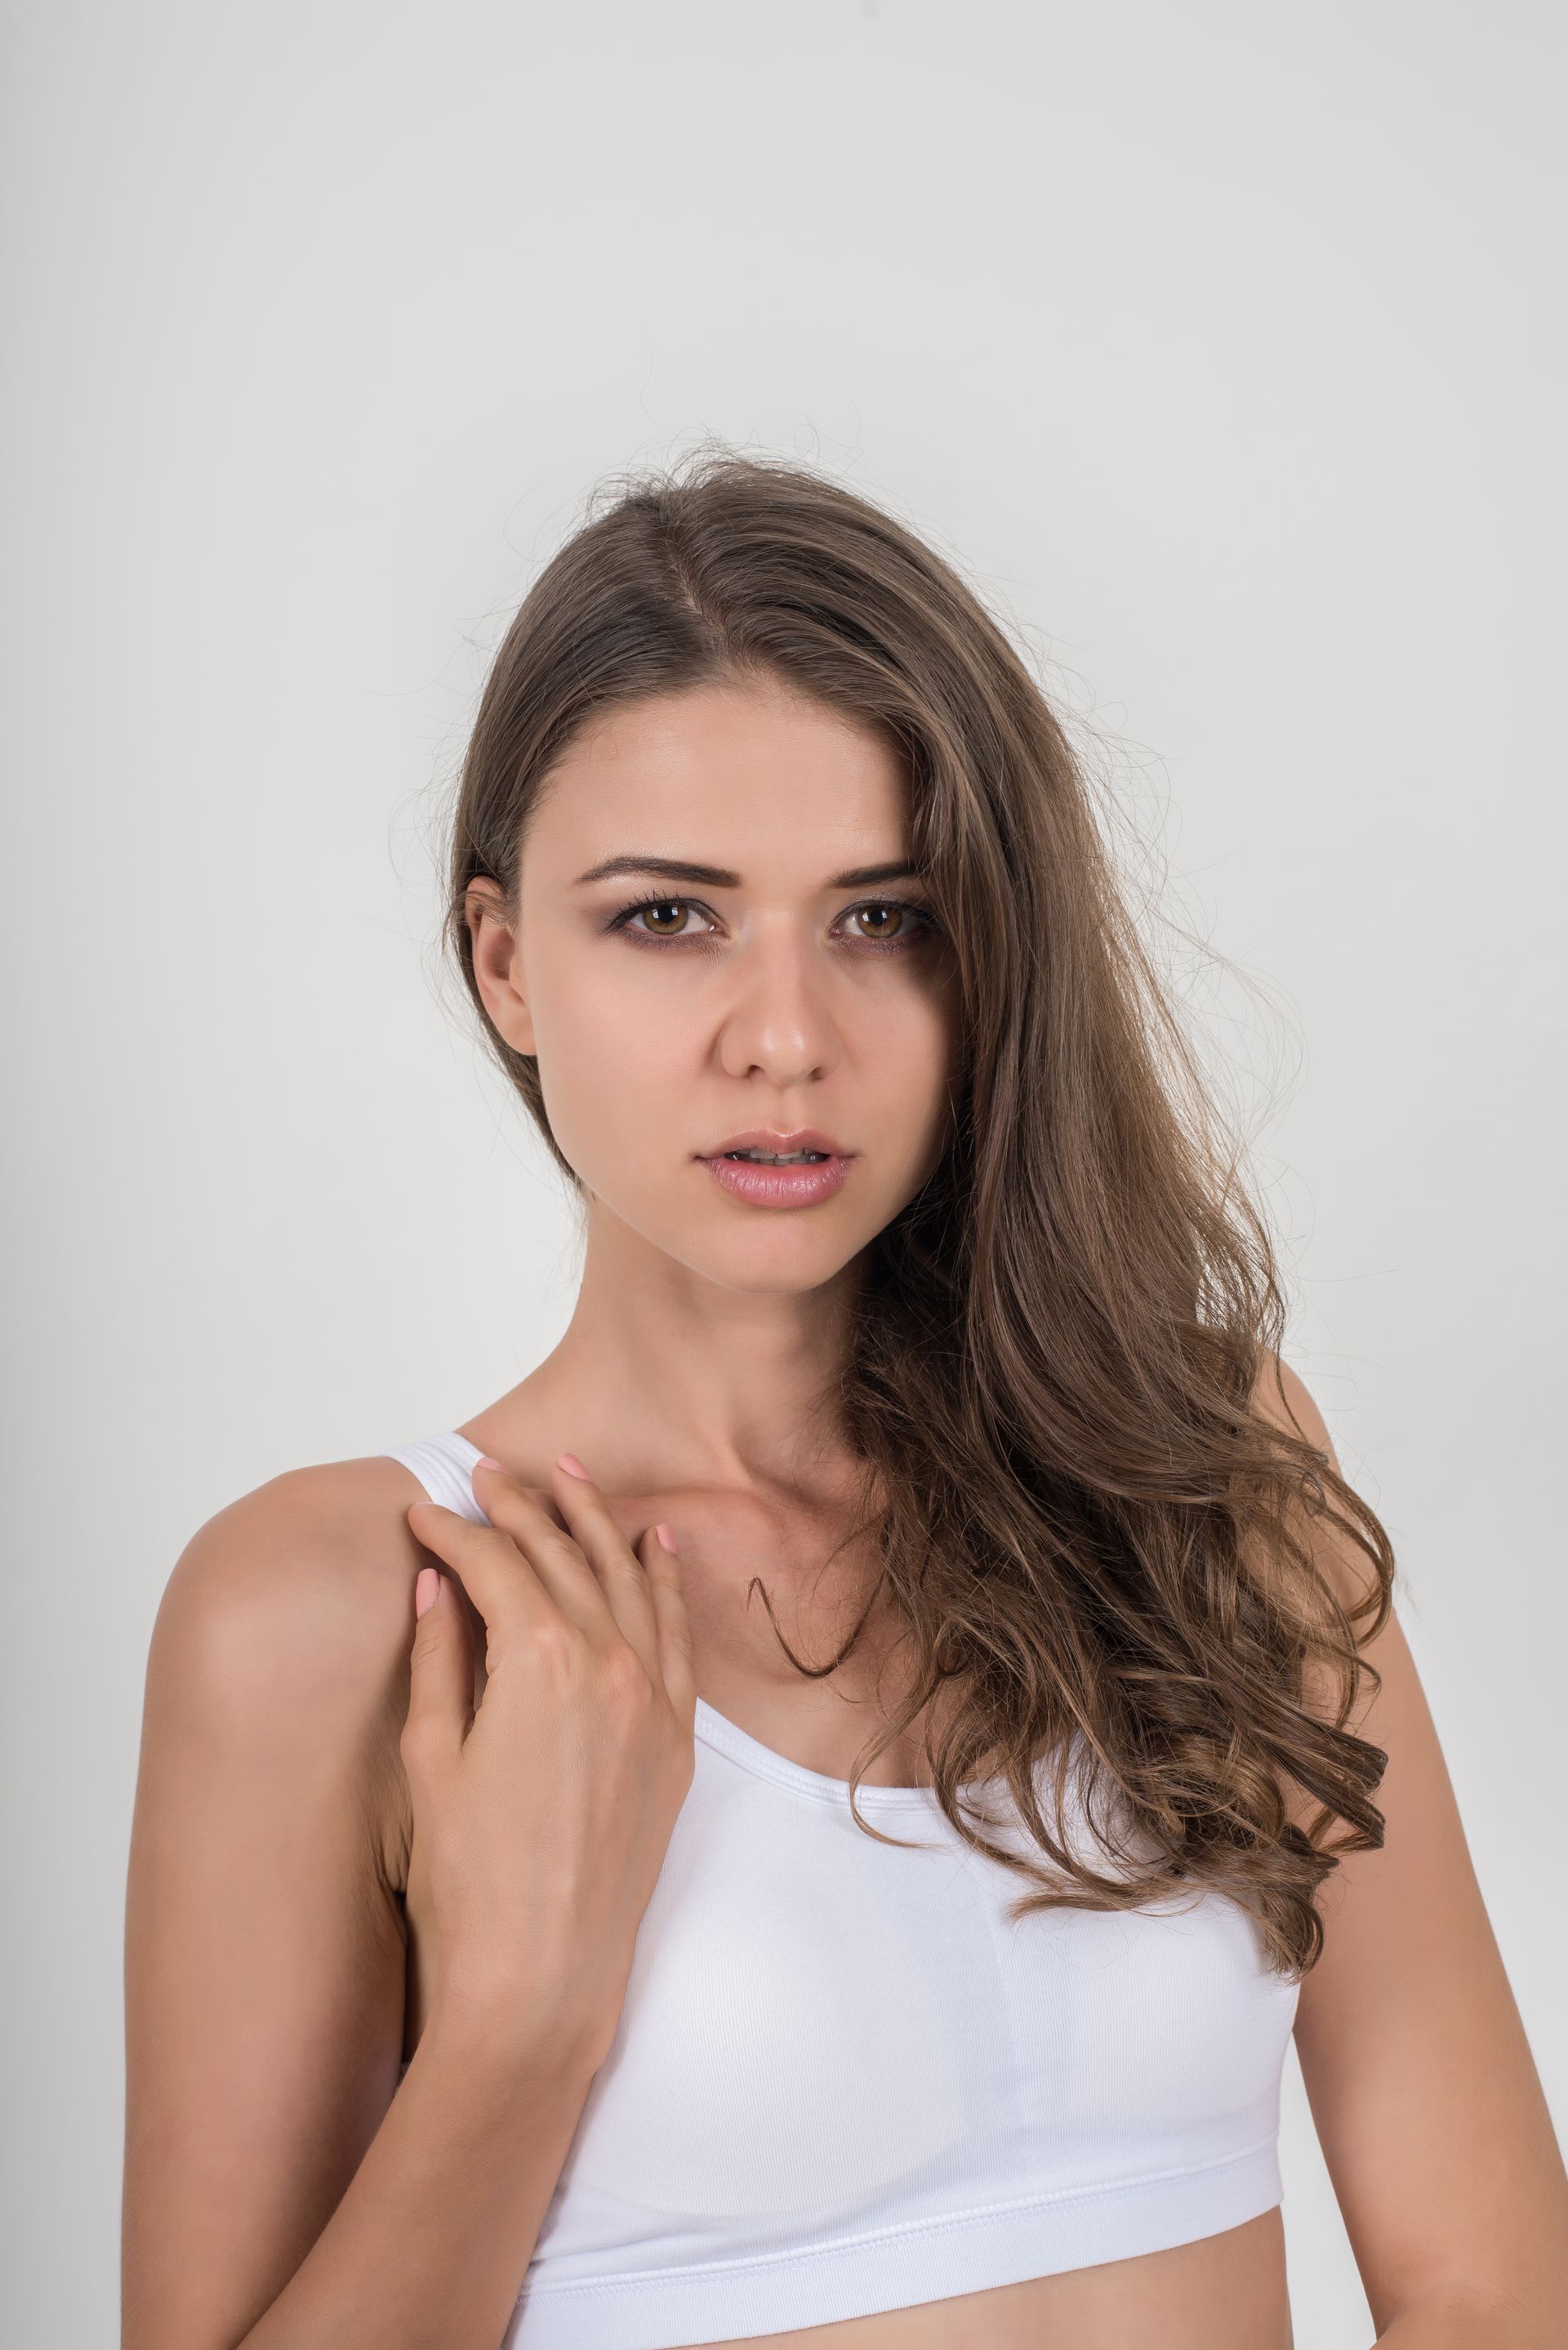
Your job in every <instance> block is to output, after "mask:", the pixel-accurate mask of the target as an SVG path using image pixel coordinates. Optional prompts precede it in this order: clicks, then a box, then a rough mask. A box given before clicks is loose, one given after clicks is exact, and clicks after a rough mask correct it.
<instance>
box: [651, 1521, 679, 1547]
mask: <svg viewBox="0 0 1568 2350" xmlns="http://www.w3.org/2000/svg"><path fill="white" fill-rule="evenodd" d="M653 1531H654V1533H655V1534H657V1535H658V1536H659V1542H660V1543H661V1544H663V1546H664V1548H665V1549H666V1550H673V1549H674V1548H675V1529H674V1527H673V1526H667V1525H666V1524H665V1523H664V1521H663V1519H662V1518H661V1519H660V1520H659V1523H658V1525H656V1526H655V1527H654V1529H653Z"/></svg>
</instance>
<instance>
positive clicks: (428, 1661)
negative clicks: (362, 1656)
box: [402, 1566, 473, 1770]
mask: <svg viewBox="0 0 1568 2350" xmlns="http://www.w3.org/2000/svg"><path fill="white" fill-rule="evenodd" d="M414 1607H415V1623H414V1643H413V1648H412V1650H411V1652H410V1658H409V1714H408V1720H407V1721H406V1722H405V1723H404V1725H403V1737H402V1747H403V1756H404V1760H405V1762H411V1763H412V1764H413V1767H414V1768H415V1769H416V1770H429V1769H432V1768H433V1769H440V1768H441V1765H442V1764H444V1763H450V1762H452V1761H455V1759H456V1757H457V1755H458V1753H459V1752H460V1751H461V1750H462V1742H463V1740H464V1738H466V1736H467V1735H468V1729H469V1724H470V1722H471V1721H472V1719H473V1638H472V1633H471V1632H470V1630H469V1627H468V1618H467V1617H466V1616H465V1615H464V1613H463V1610H462V1606H461V1604H460V1603H459V1600H458V1596H457V1592H456V1590H455V1588H454V1586H453V1585H452V1581H451V1578H450V1577H449V1576H447V1575H442V1574H441V1571H440V1569H439V1568H437V1567H433V1566H422V1567H421V1569H420V1572H419V1575H418V1576H417V1577H416V1579H415V1583H414Z"/></svg>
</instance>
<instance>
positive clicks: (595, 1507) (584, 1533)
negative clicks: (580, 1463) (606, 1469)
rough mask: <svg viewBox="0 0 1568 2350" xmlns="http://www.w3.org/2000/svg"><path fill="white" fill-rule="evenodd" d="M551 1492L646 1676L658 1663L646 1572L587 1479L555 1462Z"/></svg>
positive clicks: (657, 1632) (606, 1505)
mask: <svg viewBox="0 0 1568 2350" xmlns="http://www.w3.org/2000/svg"><path fill="white" fill-rule="evenodd" d="M567 1457H572V1456H567ZM554 1490H555V1492H556V1498H557V1500H558V1502H559V1503H560V1508H561V1514H562V1515H563V1517H564V1518H565V1519H566V1523H567V1525H568V1526H569V1527H570V1528H571V1531H572V1535H573V1538H574V1540H575V1541H576V1544H577V1547H578V1549H579V1550H580V1551H581V1552H582V1554H583V1556H584V1557H585V1558H586V1559H587V1562H588V1565H590V1566H591V1567H592V1569H593V1571H594V1573H595V1574H596V1575H597V1576H598V1578H599V1582H600V1585H601V1586H602V1588H603V1590H604V1595H605V1597H606V1599H607V1602H608V1603H609V1610H610V1613H611V1615H612V1616H613V1617H614V1618H615V1620H616V1622H617V1624H618V1625H619V1627H620V1629H621V1633H622V1636H623V1637H624V1638H626V1639H628V1640H629V1641H630V1643H631V1645H632V1647H633V1648H635V1649H636V1650H637V1653H638V1655H639V1657H640V1658H641V1659H642V1661H643V1663H644V1664H645V1665H646V1666H647V1667H648V1669H649V1672H650V1673H651V1672H652V1671H653V1670H654V1669H655V1668H656V1666H657V1664H658V1661H659V1628H658V1623H657V1619H656V1618H655V1616H654V1612H653V1594H652V1592H651V1591H650V1589H649V1582H648V1569H647V1568H646V1567H645V1566H644V1565H643V1563H642V1560H641V1559H640V1558H639V1555H638V1553H637V1552H636V1550H635V1549H634V1548H633V1547H632V1544H630V1542H628V1539H627V1536H626V1534H624V1532H623V1531H622V1528H621V1524H620V1521H619V1520H618V1518H617V1516H616V1514H615V1512H614V1511H613V1510H612V1509H611V1508H610V1506H609V1503H607V1501H606V1500H605V1497H604V1495H603V1494H602V1493H601V1492H600V1491H599V1489H598V1487H597V1485H596V1484H595V1482H594V1481H593V1479H592V1478H591V1477H584V1476H579V1475H577V1474H576V1472H575V1471H571V1470H567V1469H564V1468H563V1467H562V1465H561V1462H560V1461H556V1467H555V1486H554Z"/></svg>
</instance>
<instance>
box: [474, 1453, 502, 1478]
mask: <svg viewBox="0 0 1568 2350" xmlns="http://www.w3.org/2000/svg"><path fill="white" fill-rule="evenodd" d="M473 1465H474V1467H475V1468H476V1469H501V1473H502V1475H503V1476H505V1474H506V1471H505V1470H504V1469H502V1468H501V1463H500V1461H493V1460H492V1459H491V1457H490V1455H489V1453H488V1452H482V1453H481V1454H480V1456H479V1458H478V1460H477V1461H475V1462H474V1464H473Z"/></svg>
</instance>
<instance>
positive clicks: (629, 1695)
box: [401, 1462, 696, 2071]
mask: <svg viewBox="0 0 1568 2350" xmlns="http://www.w3.org/2000/svg"><path fill="white" fill-rule="evenodd" d="M473 1480H474V1492H475V1494H476V1496H477V1498H478V1500H479V1501H480V1503H481V1505H482V1506H483V1509H484V1511H485V1513H486V1514H487V1516H488V1517H489V1518H490V1520H491V1523H490V1524H489V1525H487V1526H483V1525H477V1524H475V1523H472V1521H471V1520H469V1519H467V1518H464V1517H461V1516H459V1515H458V1514H457V1513H456V1512H455V1511H452V1510H445V1509H442V1508H441V1506H440V1504H439V1503H434V1502H415V1503H410V1507H409V1510H408V1513H407V1514H408V1522H409V1525H410V1529H411V1531H412V1533H413V1534H414V1535H415V1538H416V1539H417V1540H418V1541H419V1542H420V1543H421V1544H423V1546H424V1547H425V1548H426V1549H427V1550H431V1551H434V1553H435V1554H436V1555H437V1557H438V1558H441V1559H442V1560H444V1561H445V1562H446V1564H447V1565H449V1566H450V1567H452V1569H453V1570H454V1571H455V1573H456V1575H458V1577H459V1578H460V1579H461V1581H462V1587H463V1589H464V1590H465V1591H466V1592H467V1594H468V1596H469V1598H470V1599H471V1600H472V1603H473V1605H474V1607H476V1608H477V1610H478V1612H479V1614H480V1616H481V1617H483V1621H484V1635H485V1664H486V1673H487V1679H486V1681H485V1686H484V1690H483V1696H482V1698H481V1700H480V1701H479V1703H478V1705H477V1707H476V1706H475V1704H474V1702H473V1648H472V1633H471V1631H470V1627H469V1618H468V1616H467V1614H466V1612H465V1610H464V1608H463V1607H462V1602H461V1599H460V1597H459V1595H458V1592H457V1590H456V1589H455V1587H454V1586H453V1583H452V1579H451V1577H450V1576H448V1575H442V1574H440V1573H439V1572H438V1570H437V1569H435V1568H433V1567H429V1566H427V1567H423V1568H421V1571H420V1575H419V1577H418V1583H417V1586H416V1594H415V1604H416V1608H417V1609H418V1611H419V1613H418V1619H417V1622H416V1625H415V1628H414V1639H413V1652H412V1658H411V1660H410V1698H409V1714H408V1721H407V1723H406V1724H405V1727H404V1730H403V1733H402V1742H401V1751H402V1759H403V1767H404V1769H405V1771H406V1772H407V1773H408V1779H409V1787H410V1794H411V1797H412V1801H413V1814H414V1836H415V1839H416V1842H417V1843H418V1844H420V1845H421V1846H423V1848H424V1852H425V1859H426V1866H427V1869H428V1873H429V1879H430V1886H431V1901H432V1904H433V1908H434V1912H435V1919H436V1974H435V1988H434V2002H433V2010H432V2012H441V2010H442V2008H443V2007H445V2008H446V2009H448V2010H450V2009H451V2008H452V2006H453V2005H454V2003H455V2004H456V2005H458V2006H461V2007H462V2009H464V2010H465V2011H467V2012H470V2013H472V2012H473V2011H475V2010H477V2011H478V2012H479V2013H480V2015H481V2017H482V2018H483V2021H484V2022H485V2025H486V2027H487V2028H490V2027H498V2028H499V2029H501V2030H502V2031H504V2032H512V2033H521V2034H522V2035H524V2037H525V2039H526V2041H527V2043H528V2044H529V2046H530V2047H536V2048H539V2049H542V2050H545V2051H547V2052H549V2053H550V2054H558V2055H564V2056H566V2057H568V2058H571V2059H574V2060H575V2059H576V2057H577V2056H579V2055H580V2056H581V2057H582V2058H583V2060H584V2061H585V2062H587V2064H589V2066H590V2069H591V2070H596V2071H597V2067H598V2065H599V2064H602V2063H603V2061H604V2057H605V2054H607V2050H608V2047H609V2043H610V2042H611V2040H612V2039H613V2037H614V2035H615V2029H616V2025H617V2022H618V2019H619V2016H620V2011H621V2007H622V2005H623V2003H624V2001H625V1996H626V1985H627V1979H628V1975H629V1973H630V1970H631V1960H632V1953H633V1949H634V1945H635V1943H636V1939H637V1929H638V1927H639V1923H640V1922H641V1918H642V1915H643V1912H644V1910H645V1909H646V1908H647V1907H648V1902H649V1897H650V1895H651V1894H652V1891H653V1887H654V1885H655V1883H656V1882H657V1880H658V1877H659V1870H660V1869H661V1867H662V1866H663V1864H664V1855H665V1851H666V1849H667V1847H668V1846H669V1842H670V1832H671V1830H672V1829H673V1827H674V1825H675V1820H676V1816H677V1814H678V1813H679V1812H680V1806H681V1804H682V1803H683V1802H684V1801H685V1797H686V1792H687V1789H688V1788H689V1787H690V1785H691V1776H692V1771H693V1767H694V1763H693V1744H692V1724H693V1720H694V1717H695V1712H696V1684H695V1679H694V1675H693V1671H692V1661H691V1626H690V1622H689V1619H688V1617H687V1612H686V1603H685V1599H684V1596H683V1595H682V1591H681V1583H680V1568H679V1565H678V1564H677V1561H676V1557H675V1555H674V1552H673V1550H672V1549H666V1548H665V1547H664V1545H663V1544H662V1543H661V1542H660V1541H659V1533H658V1531H657V1530H656V1529H655V1528H654V1527H651V1526H650V1527H649V1528H648V1529H647V1530H646V1531H645V1532H644V1534H642V1536H641V1537H640V1540H639V1543H638V1545H637V1547H636V1549H635V1550H634V1549H633V1548H632V1546H631V1544H629V1543H628V1540H627V1538H626V1536H625V1535H624V1534H622V1532H621V1530H620V1527H619V1526H618V1524H617V1523H616V1520H615V1518H614V1517H613V1515H612V1514H611V1513H610V1511H609V1509H608V1507H607V1504H606V1503H605V1500H604V1497H603V1496H602V1494H601V1493H600V1492H599V1490H598V1488H597V1485H595V1484H594V1483H593V1482H592V1481H591V1480H590V1479H587V1478H586V1477H576V1476H573V1475H572V1474H570V1473H569V1472H568V1471H566V1470H565V1469H563V1468H562V1467H561V1466H560V1464H559V1463H558V1462H557V1464H556V1468H555V1469H554V1471H553V1472H552V1484H551V1492H550V1496H548V1497H546V1496H545V1495H544V1494H543V1493H541V1492H538V1491H536V1490H535V1489H531V1488H529V1487H527V1486H524V1485H523V1484H520V1483H519V1482H517V1480H516V1479H515V1478H513V1477H509V1476H508V1475H507V1474H506V1473H505V1472H504V1471H503V1470H500V1469H498V1468H493V1467H487V1466H484V1465H483V1464H482V1465H480V1466H477V1467H476V1468H475V1470H474V1472H473ZM552 1499H553V1500H554V1503H555V1504H556V1508H558V1510H559V1512H560V1515H561V1517H562V1518H563V1519H564V1520H565V1522H566V1523H565V1526H564V1527H563V1526H562V1525H561V1524H559V1523H557V1522H556V1517H555V1516H554V1515H553V1514H552V1512H551V1507H550V1501H551V1500H552ZM664 1531H665V1532H666V1533H668V1531H669V1529H668V1528H666V1529H665V1530H664Z"/></svg>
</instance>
